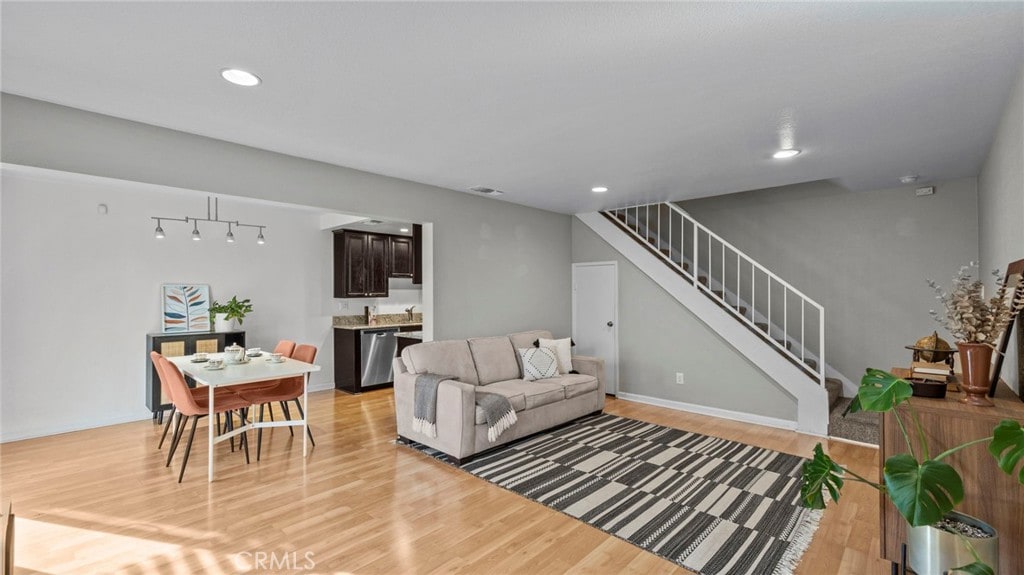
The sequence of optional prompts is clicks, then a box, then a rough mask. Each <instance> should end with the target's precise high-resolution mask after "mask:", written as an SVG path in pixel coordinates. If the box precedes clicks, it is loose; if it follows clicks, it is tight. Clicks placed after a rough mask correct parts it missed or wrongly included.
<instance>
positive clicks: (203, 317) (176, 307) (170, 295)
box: [162, 284, 210, 333]
mask: <svg viewBox="0 0 1024 575" xmlns="http://www.w3.org/2000/svg"><path fill="white" fill-rule="evenodd" d="M162 305H163V318H162V320H163V331H164V333H188V332H192V331H209V330H210V286H208V285H190V284H166V285H164V286H163V298H162Z"/></svg>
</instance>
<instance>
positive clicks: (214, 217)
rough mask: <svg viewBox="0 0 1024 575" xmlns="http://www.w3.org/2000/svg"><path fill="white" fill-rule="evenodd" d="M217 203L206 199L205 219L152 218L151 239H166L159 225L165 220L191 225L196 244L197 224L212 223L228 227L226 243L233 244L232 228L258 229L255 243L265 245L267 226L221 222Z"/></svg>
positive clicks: (197, 236)
mask: <svg viewBox="0 0 1024 575" xmlns="http://www.w3.org/2000/svg"><path fill="white" fill-rule="evenodd" d="M219 203H220V202H219V199H218V198H213V202H212V204H211V202H210V198H206V217H205V218H195V217H192V216H185V217H184V218H167V217H164V216H159V217H157V216H152V217H151V218H150V219H153V220H156V230H155V231H154V232H153V237H155V238H156V239H163V238H164V237H166V235H165V234H164V228H163V227H162V226H161V225H160V223H161V221H162V220H167V221H171V222H185V223H186V224H188V223H191V224H192V239H193V240H194V241H197V242H198V241H200V240H202V239H203V236H202V234H201V233H200V232H199V222H213V223H215V224H227V225H228V233H227V236H225V239H227V241H228V243H234V242H235V234H234V233H233V232H232V231H231V227H232V226H234V227H237V228H258V229H259V231H260V233H259V235H258V236H257V237H256V243H257V244H260V245H263V244H265V243H267V240H266V238H264V237H263V228H266V227H267V226H265V225H261V224H243V223H241V222H239V221H238V220H222V219H220V205H219ZM211 205H212V208H211Z"/></svg>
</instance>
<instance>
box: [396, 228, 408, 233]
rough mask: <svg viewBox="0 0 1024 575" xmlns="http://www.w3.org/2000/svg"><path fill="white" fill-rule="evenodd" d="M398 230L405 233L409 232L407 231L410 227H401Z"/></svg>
mask: <svg viewBox="0 0 1024 575" xmlns="http://www.w3.org/2000/svg"><path fill="white" fill-rule="evenodd" d="M398 231H400V232H403V233H404V232H407V231H409V228H401V229H399V230H398Z"/></svg>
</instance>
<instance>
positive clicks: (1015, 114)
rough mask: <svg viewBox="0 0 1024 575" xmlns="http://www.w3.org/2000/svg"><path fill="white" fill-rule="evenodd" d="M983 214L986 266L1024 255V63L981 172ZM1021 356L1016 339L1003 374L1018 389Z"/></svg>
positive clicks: (1003, 265)
mask: <svg viewBox="0 0 1024 575" xmlns="http://www.w3.org/2000/svg"><path fill="white" fill-rule="evenodd" d="M978 218H979V231H980V237H979V240H980V241H979V243H980V244H981V265H982V268H981V269H984V270H991V269H994V268H999V269H1000V270H1005V269H1006V264H1008V263H1010V262H1012V261H1016V260H1019V259H1021V258H1024V69H1022V70H1021V75H1020V77H1019V78H1018V79H1017V86H1016V88H1014V90H1013V93H1012V95H1011V96H1010V100H1009V101H1008V102H1007V104H1006V110H1005V111H1004V112H1003V117H1002V120H1001V121H1000V123H999V130H998V132H997V133H996V137H995V140H994V141H993V142H992V148H991V150H989V154H988V158H987V159H986V160H985V165H984V166H983V167H982V170H981V175H980V176H978ZM1018 325H1020V324H1018ZM1015 340H1016V336H1015V337H1014V340H1012V341H1014V343H1015ZM1017 361H1018V358H1017V354H1016V351H1015V350H1014V346H1013V345H1011V347H1010V353H1008V354H1007V356H1006V360H1005V362H1004V364H1003V371H1002V376H1003V379H1004V380H1006V381H1007V382H1008V383H1010V385H1011V386H1012V387H1013V388H1014V389H1019V386H1020V381H1019V377H1020V376H1019V373H1020V372H1019V370H1018V368H1017Z"/></svg>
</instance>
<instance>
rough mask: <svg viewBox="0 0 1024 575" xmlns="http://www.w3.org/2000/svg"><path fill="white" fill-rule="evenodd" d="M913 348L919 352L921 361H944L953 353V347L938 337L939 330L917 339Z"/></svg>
mask: <svg viewBox="0 0 1024 575" xmlns="http://www.w3.org/2000/svg"><path fill="white" fill-rule="evenodd" d="M913 349H915V350H917V351H918V352H920V357H921V359H922V360H923V361H929V362H940V361H946V360H947V359H949V357H950V356H951V355H953V348H951V347H950V346H949V343H948V342H947V341H946V340H944V339H942V338H941V337H939V332H933V333H932V334H931V335H926V336H924V337H922V338H921V339H919V340H917V343H915V344H914V348H913Z"/></svg>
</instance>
